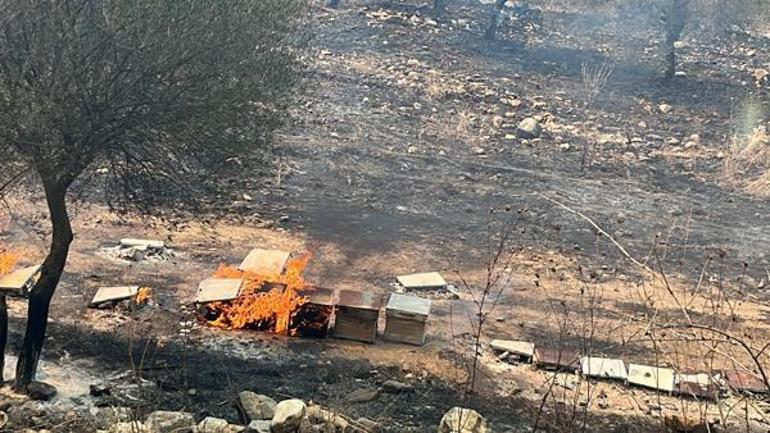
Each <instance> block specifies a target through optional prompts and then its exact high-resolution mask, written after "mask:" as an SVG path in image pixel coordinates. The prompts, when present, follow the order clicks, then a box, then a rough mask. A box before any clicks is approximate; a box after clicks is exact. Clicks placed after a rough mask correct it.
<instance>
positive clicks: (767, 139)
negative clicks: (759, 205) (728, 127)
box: [724, 126, 770, 197]
mask: <svg viewBox="0 0 770 433" xmlns="http://www.w3.org/2000/svg"><path fill="white" fill-rule="evenodd" d="M724 169H725V179H727V180H728V181H730V182H731V183H734V184H735V185H737V186H739V187H741V188H743V189H745V190H746V192H748V193H750V194H754V195H757V196H760V197H770V134H768V132H767V128H766V127H765V126H758V127H756V128H754V129H753V130H752V131H751V132H750V133H748V134H736V135H734V136H733V139H732V143H731V146H730V152H729V154H728V155H727V157H726V158H725V163H724Z"/></svg>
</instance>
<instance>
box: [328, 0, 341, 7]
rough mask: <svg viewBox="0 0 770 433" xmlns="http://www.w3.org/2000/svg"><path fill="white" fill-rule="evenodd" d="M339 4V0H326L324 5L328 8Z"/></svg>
mask: <svg viewBox="0 0 770 433" xmlns="http://www.w3.org/2000/svg"><path fill="white" fill-rule="evenodd" d="M339 4H340V0H329V1H328V2H326V6H328V7H330V8H336V7H337V6H339Z"/></svg>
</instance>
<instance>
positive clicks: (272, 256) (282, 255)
mask: <svg viewBox="0 0 770 433" xmlns="http://www.w3.org/2000/svg"><path fill="white" fill-rule="evenodd" d="M290 256H291V253H290V252H288V251H279V250H265V249H261V248H254V249H253V250H251V251H250V252H249V254H248V255H247V256H246V258H245V259H243V261H242V262H241V264H240V265H239V266H238V269H240V270H242V271H247V272H253V273H255V274H257V275H261V276H263V277H275V276H278V275H281V274H282V273H283V271H284V269H285V268H286V262H288V261H289V257H290Z"/></svg>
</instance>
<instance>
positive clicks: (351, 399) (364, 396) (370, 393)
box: [347, 388, 380, 404]
mask: <svg viewBox="0 0 770 433" xmlns="http://www.w3.org/2000/svg"><path fill="white" fill-rule="evenodd" d="M379 394H380V391H379V390H377V389H373V388H360V389H357V390H355V391H353V392H351V393H350V394H348V398H347V401H348V403H352V404H356V403H367V402H370V401H372V400H374V399H376V398H377V396H378V395H379Z"/></svg>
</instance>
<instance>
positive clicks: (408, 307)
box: [387, 293, 431, 316]
mask: <svg viewBox="0 0 770 433" xmlns="http://www.w3.org/2000/svg"><path fill="white" fill-rule="evenodd" d="M430 306H431V301H430V299H424V298H418V297H417V296H408V295H401V294H399V293H392V294H391V295H390V299H389V300H388V306H387V309H388V310H389V311H390V310H393V311H397V312H399V313H407V314H419V315H421V316H427V315H428V314H430Z"/></svg>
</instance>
